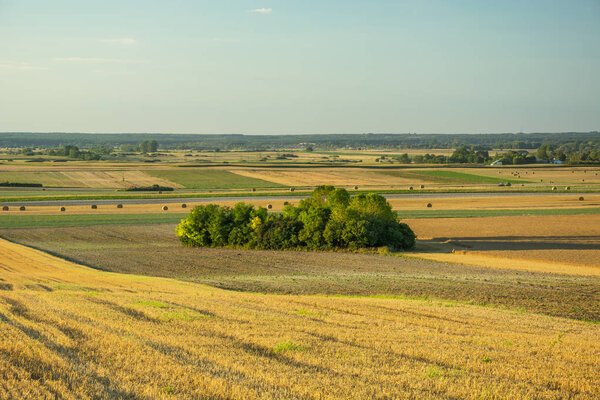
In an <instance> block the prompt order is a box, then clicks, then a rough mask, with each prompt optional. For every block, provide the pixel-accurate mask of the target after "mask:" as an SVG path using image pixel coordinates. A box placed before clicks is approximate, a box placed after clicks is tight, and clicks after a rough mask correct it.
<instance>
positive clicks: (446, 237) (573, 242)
mask: <svg viewBox="0 0 600 400" xmlns="http://www.w3.org/2000/svg"><path fill="white" fill-rule="evenodd" d="M406 222H407V223H408V224H409V225H410V226H411V227H412V228H413V229H414V231H415V233H416V234H417V236H418V237H419V238H420V239H421V242H420V250H421V251H422V253H420V254H417V255H418V256H421V257H426V258H430V259H434V260H440V261H447V262H458V263H470V264H475V265H484V266H495V267H501V268H517V269H522V268H530V269H532V270H541V271H552V272H562V273H567V274H568V273H586V274H594V275H598V276H600V215H599V214H590V215H543V216H526V217H522V216H518V217H512V216H511V217H487V218H438V219H435V220H432V219H407V220H406ZM452 249H454V250H455V253H454V254H448V253H450V252H451V250H452ZM513 260H514V262H513ZM540 262H541V263H540ZM586 271H587V272H586Z"/></svg>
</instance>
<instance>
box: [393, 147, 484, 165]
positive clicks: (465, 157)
mask: <svg viewBox="0 0 600 400" xmlns="http://www.w3.org/2000/svg"><path fill="white" fill-rule="evenodd" d="M397 160H398V161H400V162H403V163H405V164H408V163H409V162H410V160H411V159H410V156H409V155H408V154H402V155H401V156H399V157H397ZM490 160H491V158H490V154H489V152H488V150H487V149H485V148H481V147H479V146H474V147H468V146H458V147H457V148H456V149H455V150H454V152H453V153H452V154H451V155H450V156H444V155H436V154H417V155H415V156H413V158H412V161H413V162H414V163H415V164H485V163H487V162H488V161H490Z"/></svg>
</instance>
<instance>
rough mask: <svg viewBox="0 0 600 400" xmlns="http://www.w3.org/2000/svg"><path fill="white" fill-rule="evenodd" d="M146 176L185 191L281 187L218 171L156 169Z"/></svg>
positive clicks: (260, 180)
mask: <svg viewBox="0 0 600 400" xmlns="http://www.w3.org/2000/svg"><path fill="white" fill-rule="evenodd" d="M147 173H148V174H150V175H152V176H154V177H157V178H161V179H166V180H169V181H172V182H176V183H177V184H178V185H180V186H182V187H185V188H187V189H240V188H241V189H250V188H253V187H254V188H275V187H281V185H279V184H277V183H273V182H270V181H268V180H265V179H257V178H252V177H247V176H244V175H239V174H237V173H234V172H230V171H226V170H220V169H206V168H177V169H173V168H172V169H160V170H159V169H156V170H150V171H147Z"/></svg>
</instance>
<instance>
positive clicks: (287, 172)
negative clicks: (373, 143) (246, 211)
mask: <svg viewBox="0 0 600 400" xmlns="http://www.w3.org/2000/svg"><path fill="white" fill-rule="evenodd" d="M481 170H486V169H467V170H461V171H454V169H449V168H445V169H443V170H438V169H433V168H432V169H427V170H417V169H414V168H379V169H369V168H364V169H363V168H331V169H324V168H310V167H309V168H236V169H235V170H232V171H235V172H236V173H237V174H240V175H244V176H247V177H252V178H258V179H265V180H270V181H272V182H277V183H280V184H282V185H286V186H315V185H334V186H346V187H352V186H353V185H357V186H359V187H381V186H384V187H398V186H403V187H404V186H406V187H409V186H411V185H420V184H426V185H428V187H429V186H431V185H433V186H431V187H437V186H440V185H443V186H445V185H457V184H461V185H482V184H493V183H501V182H523V183H528V182H529V181H528V180H526V179H518V178H514V177H513V178H510V179H509V178H507V177H496V176H493V175H490V174H481V173H480V172H481ZM487 170H489V168H488V169H487Z"/></svg>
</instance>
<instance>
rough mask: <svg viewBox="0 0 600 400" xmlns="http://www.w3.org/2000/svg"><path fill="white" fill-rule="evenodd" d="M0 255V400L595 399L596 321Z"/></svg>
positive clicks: (598, 389)
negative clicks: (269, 290) (302, 292)
mask: <svg viewBox="0 0 600 400" xmlns="http://www.w3.org/2000/svg"><path fill="white" fill-rule="evenodd" d="M0 255H1V257H0V266H1V268H2V271H3V273H2V278H1V279H2V281H0V284H1V288H2V290H1V291H0V327H1V329H0V336H1V337H2V340H0V374H1V376H2V378H3V379H2V380H0V388H1V391H0V393H2V394H1V396H2V397H3V398H15V397H17V398H43V397H46V398H47V397H55V396H56V395H57V394H58V393H60V396H61V397H65V398H137V397H152V398H165V397H170V396H175V397H178V398H215V399H226V398H227V399H242V398H244V399H245V398H282V399H300V398H303V399H305V398H315V399H316V398H320V399H329V398H330V399H339V398H356V399H364V398H373V397H388V398H395V397H404V398H419V399H423V398H431V399H433V398H436V399H437V398H473V399H481V398H490V399H491V398H506V399H520V398H550V399H559V398H565V397H578V398H586V399H593V398H597V397H598V396H599V395H600V386H599V384H598V382H597V379H596V378H597V365H598V360H599V359H600V345H599V343H600V331H599V330H598V328H597V325H594V324H589V323H585V322H581V321H576V320H572V319H565V318H557V317H550V316H543V315H538V314H535V313H522V312H514V311H509V310H502V309H494V308H489V307H480V306H472V305H465V304H459V303H456V302H446V301H438V300H434V301H428V300H408V299H399V298H393V299H392V298H389V299H388V298H364V297H334V298H332V297H322V296H297V295H283V296H282V295H270V294H253V293H242V292H232V291H225V290H222V289H218V288H211V287H209V286H205V285H201V284H197V283H191V282H182V281H178V280H172V279H165V278H156V277H140V276H137V275H123V274H115V273H108V272H103V271H98V270H93V269H89V268H86V267H83V266H80V265H77V264H73V263H71V262H68V261H65V260H62V259H59V258H55V257H53V256H50V255H47V254H45V253H42V252H39V251H37V250H33V249H30V248H24V247H22V246H20V245H17V244H14V243H10V242H6V241H0ZM541 360H543V363H544V368H540V362H541Z"/></svg>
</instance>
